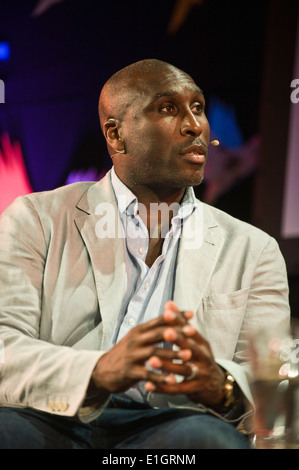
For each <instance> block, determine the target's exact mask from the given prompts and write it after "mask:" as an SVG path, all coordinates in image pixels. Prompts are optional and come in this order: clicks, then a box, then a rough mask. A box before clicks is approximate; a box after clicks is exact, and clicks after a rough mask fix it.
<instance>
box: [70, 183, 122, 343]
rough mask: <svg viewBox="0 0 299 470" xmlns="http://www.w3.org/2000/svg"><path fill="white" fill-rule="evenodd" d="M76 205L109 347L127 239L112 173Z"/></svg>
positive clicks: (120, 294) (104, 341)
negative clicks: (115, 195) (115, 194)
mask: <svg viewBox="0 0 299 470" xmlns="http://www.w3.org/2000/svg"><path fill="white" fill-rule="evenodd" d="M77 207H78V209H80V211H81V213H80V214H79V215H78V216H77V217H76V218H75V224H76V226H77V228H78V230H79V231H80V233H81V236H82V239H83V241H84V243H85V245H86V248H87V250H88V253H89V256H90V260H91V264H92V268H93V272H94V278H95V284H96V290H97V295H98V300H99V305H100V313H101V317H102V321H103V338H102V345H101V346H102V348H103V349H107V348H108V347H109V345H110V339H111V337H112V335H113V330H114V327H115V325H116V323H117V318H118V314H119V311H120V307H121V303H122V300H123V295H124V289H125V286H126V276H125V250H124V243H125V240H124V235H123V231H122V226H121V221H120V219H119V216H118V208H117V204H116V200H115V197H114V193H113V190H112V186H111V183H110V176H109V174H108V175H107V176H106V177H105V178H104V180H102V181H100V182H99V183H96V184H94V185H93V186H91V187H90V188H89V190H88V191H87V193H86V194H85V195H84V196H83V198H82V199H81V200H80V201H79V203H78V205H77Z"/></svg>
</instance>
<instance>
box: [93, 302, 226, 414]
mask: <svg viewBox="0 0 299 470" xmlns="http://www.w3.org/2000/svg"><path fill="white" fill-rule="evenodd" d="M192 317H193V312H191V311H184V312H181V311H180V310H179V309H178V307H177V306H176V305H175V303H174V302H172V301H170V302H167V303H166V305H165V311H164V313H163V315H161V316H159V317H158V318H155V319H154V320H150V321H148V322H146V323H143V324H141V325H138V326H136V327H134V328H132V330H131V331H130V332H129V333H127V335H126V336H125V337H124V338H122V339H121V340H120V341H119V342H118V343H117V344H116V345H115V346H114V347H113V348H111V350H110V351H108V352H107V353H105V354H104V355H103V356H102V357H101V358H100V359H99V361H98V362H97V365H96V367H95V369H94V371H93V374H92V377H91V385H92V388H93V389H96V390H98V391H99V392H104V391H106V392H108V393H118V392H123V391H125V390H127V389H128V388H130V387H131V386H133V385H134V384H135V383H136V382H138V381H140V380H142V381H145V389H146V390H147V391H154V392H157V393H166V394H171V395H177V394H184V395H187V396H188V397H189V398H190V399H191V400H192V401H194V402H196V403H202V404H204V405H206V406H210V407H212V408H213V407H215V408H217V406H218V405H220V404H221V402H222V400H223V384H224V380H225V375H224V372H223V370H222V369H221V368H220V367H219V366H218V365H217V364H216V362H215V360H214V357H213V354H212V351H211V348H210V345H209V343H208V342H207V341H206V339H205V338H204V337H203V336H202V335H200V333H199V332H198V331H196V329H195V328H194V327H193V326H192V325H191V324H190V323H189V320H190V319H191V318H192ZM165 341H167V342H168V343H171V344H173V345H176V346H177V348H173V349H166V348H162V347H160V346H158V344H159V343H161V342H165ZM147 364H148V365H149V366H150V367H148V366H147ZM178 375H179V376H181V377H182V380H181V381H178V380H177V379H176V376H178Z"/></svg>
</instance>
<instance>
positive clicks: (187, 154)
mask: <svg viewBox="0 0 299 470" xmlns="http://www.w3.org/2000/svg"><path fill="white" fill-rule="evenodd" d="M181 155H183V156H184V159H185V160H188V161H190V162H192V163H204V162H205V159H206V155H207V150H206V148H205V147H204V146H203V145H190V147H186V148H184V149H183V150H182V151H181Z"/></svg>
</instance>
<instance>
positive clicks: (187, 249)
mask: <svg viewBox="0 0 299 470" xmlns="http://www.w3.org/2000/svg"><path fill="white" fill-rule="evenodd" d="M195 236H196V239H195V243H193V240H194V237H195ZM223 241H224V236H223V233H222V229H221V227H220V226H219V224H218V223H217V222H216V221H215V220H214V218H213V217H212V215H211V213H210V210H209V206H206V205H205V204H203V203H201V202H200V203H199V206H198V210H196V211H195V213H194V214H193V215H192V216H191V217H190V218H189V222H188V223H187V224H186V225H184V227H183V233H182V238H181V242H180V248H179V254H178V265H177V271H176V281H175V291H174V302H176V303H177V305H178V307H179V308H180V309H181V310H193V311H194V312H196V311H197V310H198V307H199V304H200V303H201V299H202V297H204V295H205V292H206V289H207V286H208V285H209V282H210V279H211V276H212V274H213V271H214V268H215V264H216V262H217V259H218V256H219V253H220V251H221V248H222V245H223ZM196 245H197V246H196Z"/></svg>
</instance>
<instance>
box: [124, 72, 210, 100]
mask: <svg viewBox="0 0 299 470" xmlns="http://www.w3.org/2000/svg"><path fill="white" fill-rule="evenodd" d="M130 85H131V86H130V87H129V88H131V90H132V91H133V92H134V91H135V92H136V93H138V94H141V95H143V96H144V97H145V96H147V97H148V98H150V99H151V100H153V101H155V100H158V99H160V98H163V97H171V96H175V95H180V94H182V93H185V92H186V91H190V92H192V93H194V94H200V95H203V91H202V89H201V88H200V87H199V86H198V85H197V84H196V83H195V82H194V80H193V79H192V78H191V77H190V76H189V75H187V74H173V73H170V74H154V75H153V74H147V75H144V76H142V77H139V79H137V80H134V81H132V82H131V84H130Z"/></svg>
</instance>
